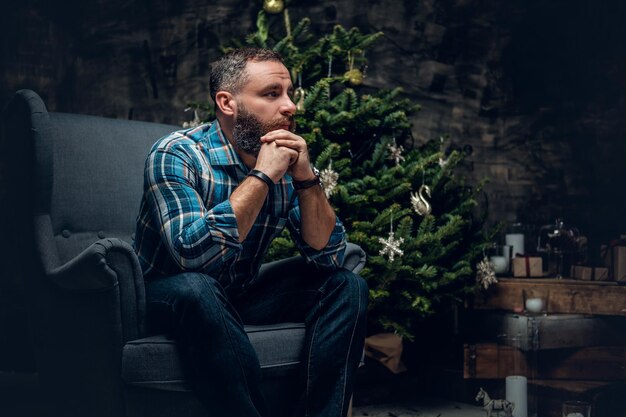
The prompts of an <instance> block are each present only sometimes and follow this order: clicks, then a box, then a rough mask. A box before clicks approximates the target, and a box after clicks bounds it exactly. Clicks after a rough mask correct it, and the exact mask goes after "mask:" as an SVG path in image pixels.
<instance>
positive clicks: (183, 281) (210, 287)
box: [150, 272, 228, 331]
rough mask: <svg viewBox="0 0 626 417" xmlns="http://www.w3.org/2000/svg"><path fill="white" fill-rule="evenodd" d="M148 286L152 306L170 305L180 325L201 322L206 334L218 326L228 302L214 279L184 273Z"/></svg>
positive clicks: (193, 273) (204, 275)
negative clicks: (153, 304) (155, 303)
mask: <svg viewBox="0 0 626 417" xmlns="http://www.w3.org/2000/svg"><path fill="white" fill-rule="evenodd" d="M150 286H152V287H153V288H151V290H150V292H151V293H152V295H151V296H150V298H152V299H153V302H157V303H167V304H169V305H170V307H171V309H172V312H173V313H174V315H175V316H176V317H177V319H178V320H179V322H180V323H181V324H182V322H186V321H191V322H201V323H202V327H203V328H204V329H206V330H207V331H210V330H209V329H211V328H213V327H216V326H219V325H221V323H220V321H221V317H222V314H221V310H222V309H223V308H225V307H226V306H227V303H228V300H227V298H226V295H225V293H224V290H223V289H222V286H221V285H220V283H219V282H218V281H217V280H216V279H215V278H213V277H211V276H209V275H206V274H202V273H198V272H186V273H183V274H179V275H176V276H173V277H169V278H165V279H163V280H160V281H157V282H153V283H150ZM154 286H157V287H158V288H154ZM159 298H160V299H159Z"/></svg>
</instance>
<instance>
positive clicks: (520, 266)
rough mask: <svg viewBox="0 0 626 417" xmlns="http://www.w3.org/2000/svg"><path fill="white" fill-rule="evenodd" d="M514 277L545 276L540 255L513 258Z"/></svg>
mask: <svg viewBox="0 0 626 417" xmlns="http://www.w3.org/2000/svg"><path fill="white" fill-rule="evenodd" d="M512 263H513V267H512V269H513V276H514V277H518V278H521V277H541V276H543V262H542V260H541V258H540V257H538V256H517V257H515V258H513V260H512Z"/></svg>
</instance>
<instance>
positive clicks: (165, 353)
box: [122, 323, 305, 391]
mask: <svg viewBox="0 0 626 417" xmlns="http://www.w3.org/2000/svg"><path fill="white" fill-rule="evenodd" d="M245 330H246V333H247V334H248V337H249V338H250V342H252V346H254V349H255V350H256V352H257V355H258V357H259V362H260V364H261V372H262V374H263V378H265V379H268V378H274V377H281V376H285V375H289V374H293V373H294V372H295V371H296V370H297V368H298V365H299V363H300V360H301V353H302V347H303V345H304V331H305V328H304V324H303V323H280V324H272V325H264V326H245ZM122 379H123V380H124V382H125V383H126V384H129V385H133V386H141V387H144V388H153V389H162V390H168V391H189V386H188V384H187V382H186V378H185V375H184V371H183V366H182V363H181V360H180V356H179V352H178V346H177V344H176V342H175V341H174V340H173V339H171V338H169V337H167V336H165V335H157V336H150V337H146V338H143V339H138V340H132V341H130V342H128V343H127V344H126V345H125V346H124V350H123V354H122Z"/></svg>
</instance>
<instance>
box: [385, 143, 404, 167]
mask: <svg viewBox="0 0 626 417" xmlns="http://www.w3.org/2000/svg"><path fill="white" fill-rule="evenodd" d="M387 149H388V150H389V156H388V157H387V159H391V160H393V161H395V162H396V165H399V164H400V162H402V161H404V156H403V155H402V152H404V148H403V147H402V145H400V146H398V144H397V143H396V138H393V143H390V144H388V145H387Z"/></svg>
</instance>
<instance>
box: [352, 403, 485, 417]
mask: <svg viewBox="0 0 626 417" xmlns="http://www.w3.org/2000/svg"><path fill="white" fill-rule="evenodd" d="M363 416H368V417H394V416H395V417H418V416H419V417H485V411H484V410H483V409H482V407H476V406H473V405H470V404H465V403H459V402H453V401H447V400H437V399H420V400H419V401H416V402H408V403H400V404H380V405H368V406H362V407H355V408H354V410H353V413H352V417H363Z"/></svg>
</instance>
